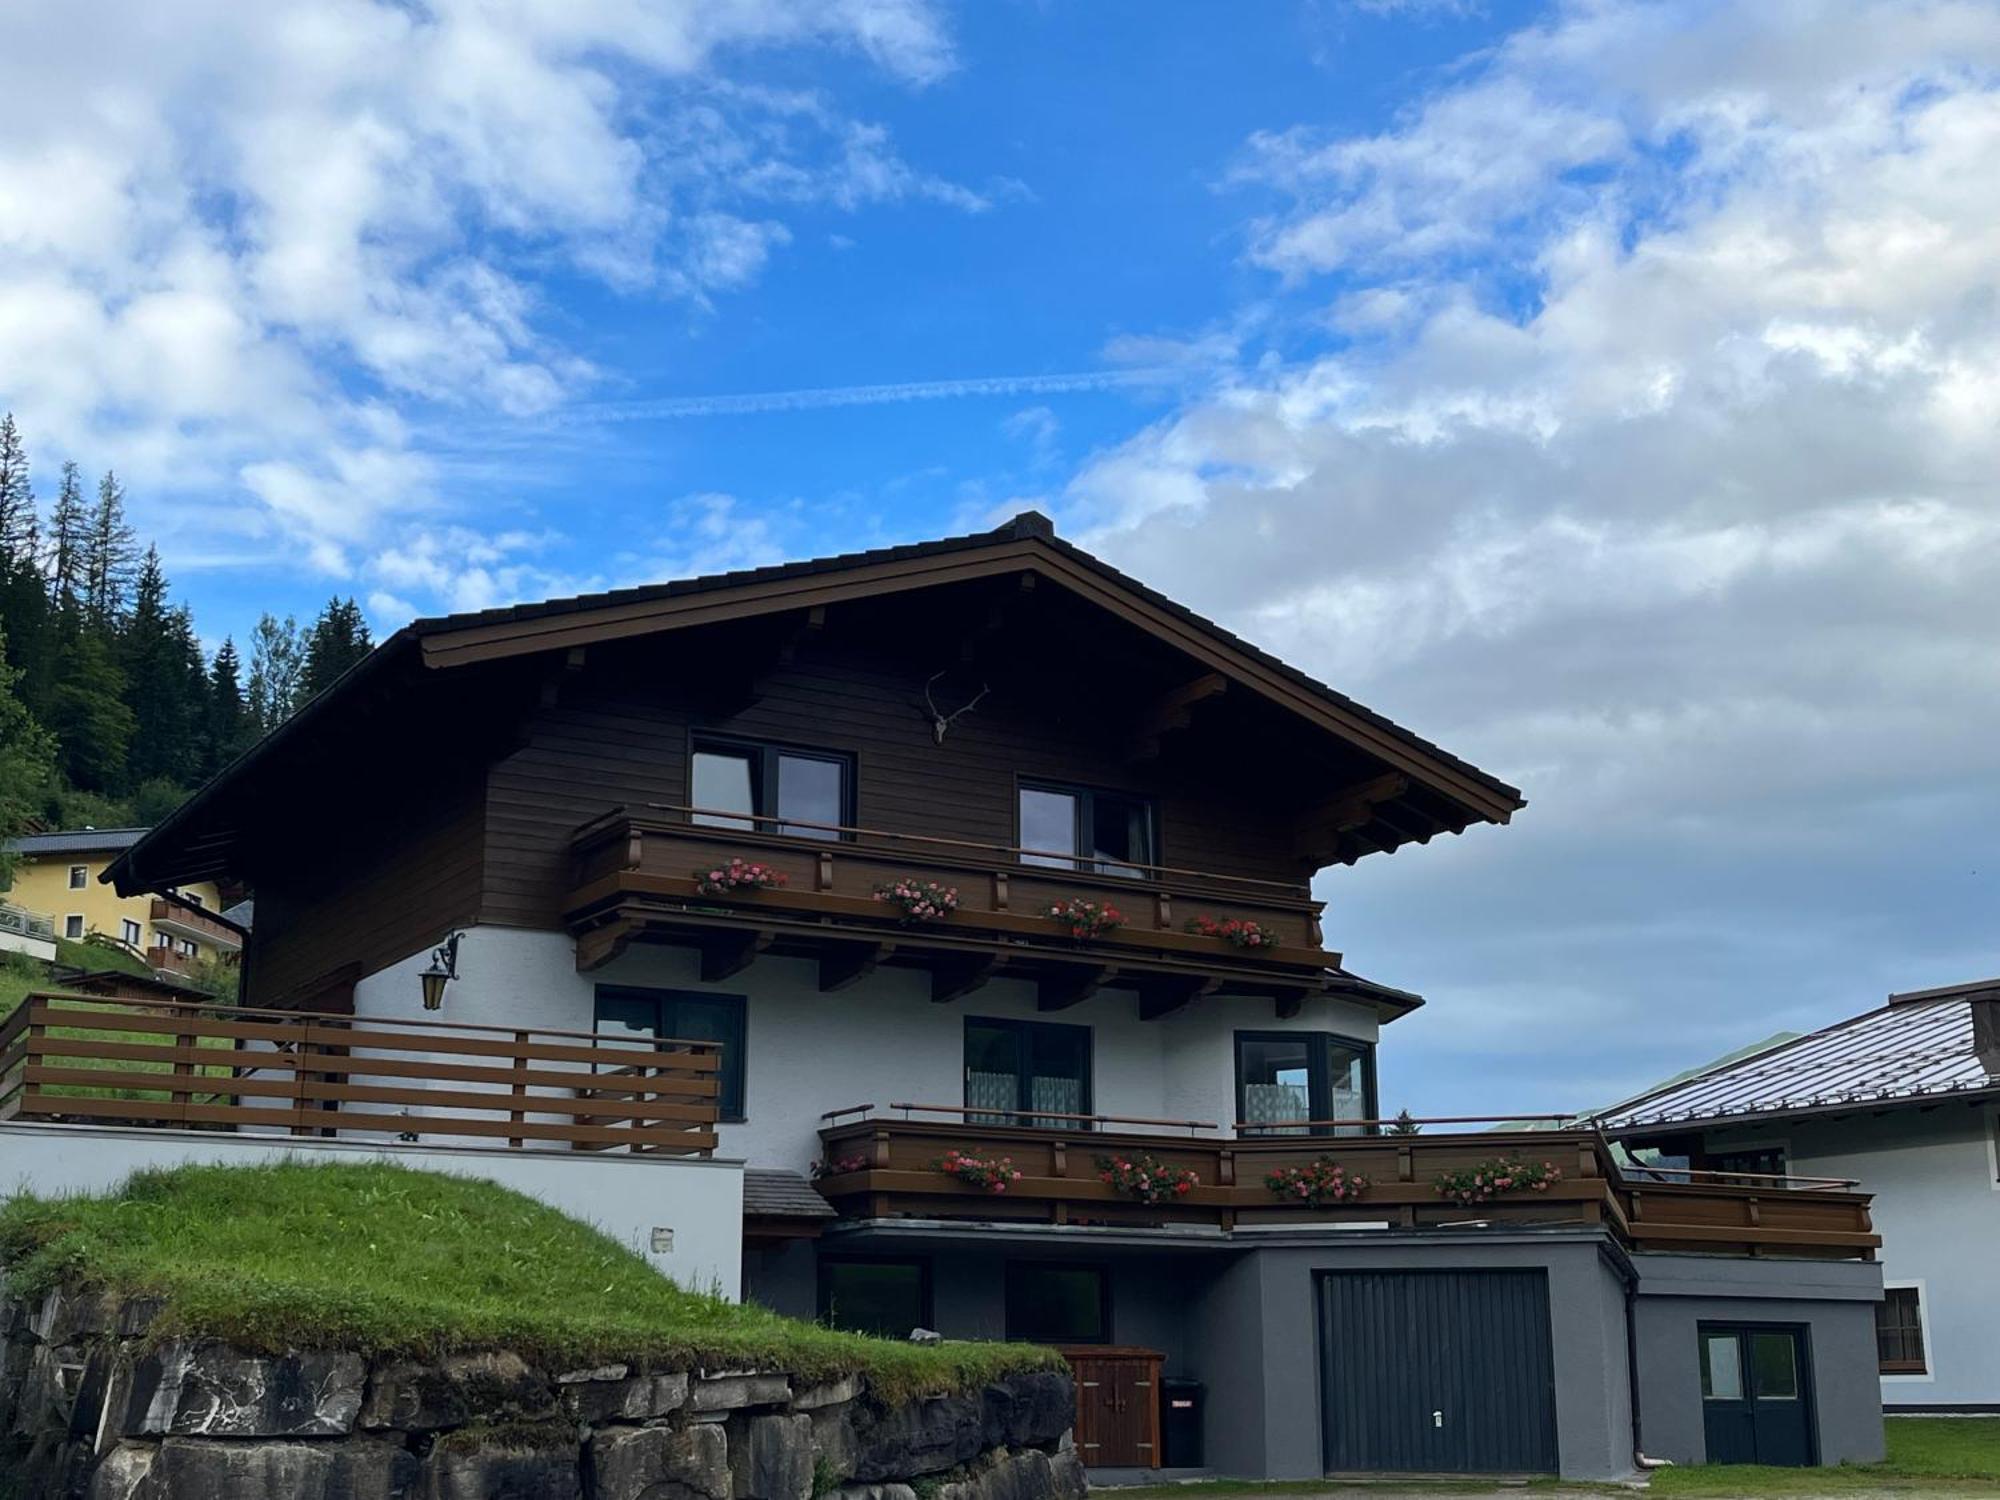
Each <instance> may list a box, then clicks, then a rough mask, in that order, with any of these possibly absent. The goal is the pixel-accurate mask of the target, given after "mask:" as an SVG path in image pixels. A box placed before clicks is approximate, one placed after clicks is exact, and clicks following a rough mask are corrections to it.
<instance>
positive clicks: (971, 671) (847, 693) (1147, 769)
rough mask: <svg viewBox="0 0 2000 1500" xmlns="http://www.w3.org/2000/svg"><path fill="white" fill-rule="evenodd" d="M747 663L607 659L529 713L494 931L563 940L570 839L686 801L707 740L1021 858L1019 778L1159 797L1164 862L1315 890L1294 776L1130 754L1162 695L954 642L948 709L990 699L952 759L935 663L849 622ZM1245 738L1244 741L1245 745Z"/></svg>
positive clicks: (908, 824)
mask: <svg viewBox="0 0 2000 1500" xmlns="http://www.w3.org/2000/svg"><path fill="white" fill-rule="evenodd" d="M864 623H865V622H864ZM741 649H742V648H741V644H740V641H739V642H733V643H731V644H730V645H728V647H727V648H726V649H725V647H724V645H723V642H722V640H721V639H720V638H716V639H712V640H710V641H707V642H703V641H700V640H695V639H687V638H681V639H670V640H665V641H654V642H641V643H636V644H635V645H633V646H631V647H629V648H625V649H622V650H619V651H616V652H607V653H605V654H604V655H603V656H602V657H601V658H600V657H595V656H594V657H593V658H592V659H591V661H590V664H589V666H588V667H587V668H586V669H584V670H582V671H580V672H577V673H575V674H573V675H572V676H571V678H570V679H569V680H567V681H566V682H565V683H564V684H563V686H562V687H561V689H560V692H559V694H558V695H556V698H555V701H554V702H553V703H548V704H545V705H543V706H541V707H539V708H536V709H534V710H532V711H531V712H530V713H529V716H528V719H527V722H526V723H525V725H524V726H523V727H522V730H521V732H520V735H519V741H520V743H519V748H517V749H515V750H513V751H512V752H511V753H509V754H507V755H506V756H505V757H504V758H502V759H501V760H499V761H498V762H497V763H496V764H495V766H494V768H493V770H492V772H491V775H490V777H489V780H488V795H487V813H486V822H485V854H486V878H485V892H484V899H483V901H482V903H481V907H480V917H481V919H482V920H484V921H490V922H499V923H508V924H515V925H523V926H531V927H549V926H554V925H556V924H557V921H558V918H559V916H560V913H561V909H562V901H563V897H564V895H565V893H566V892H567V890H568V889H569V884H570V870H569V859H568V846H569V839H570V835H571V833H572V832H573V831H574V830H575V829H576V828H577V827H578V826H579V825H581V824H583V823H585V822H587V821H589V820H590V819H592V818H595V817H597V816H599V815H600V814H602V813H604V812H606V811H608V810H610V809H612V808H615V807H619V806H628V807H632V808H634V809H640V808H643V807H645V806H646V804H648V803H655V804H680V803H685V802H686V801H687V800H688V793H687V757H688V747H689V742H690V739H691V737H692V736H693V735H694V734H696V733H697V732H700V731H704V730H705V731H708V732H711V733H721V734H729V735H736V736H742V737H746V738H751V739H757V740H763V741H769V742H778V743H788V744H794V745H800V746H808V747H812V748H818V749H826V750H836V751H844V752H847V753H849V754H851V755H852V756H853V757H854V763H855V767H856V788H855V812H854V818H855V822H856V823H858V824H859V825H860V826H862V827H865V828H873V829H881V830H885V831H891V832H898V833H917V834H928V835H933V836H941V837H949V838H961V839H967V840H973V841H977V842H982V843H990V844H997V845H1006V846H1011V845H1013V844H1015V843H1016V841H1017V838H1016V829H1015V788H1016V785H1017V782H1018V781H1019V780H1020V779H1021V778H1024V777H1025V778H1029V779H1034V780H1046V781H1052V782H1059V783H1075V784H1081V785H1087V786H1094V787H1100V788H1107V789H1116V790H1123V791H1130V792H1137V793H1141V794H1144V795H1147V796H1150V797H1152V798H1154V799H1155V803H1156V806H1157V808H1158V812H1159V822H1160V833H1161V849H1160V855H1159V858H1160V861H1161V862H1162V863H1164V864H1168V865H1173V866H1179V867H1183V868H1188V869H1195V870H1204V871H1211V872H1214V873H1218V874H1229V875H1239V876H1251V877H1257V878H1263V879H1270V880H1280V881H1287V882H1292V883H1294V884H1295V885H1296V886H1297V887H1298V889H1300V890H1301V891H1302V890H1303V889H1304V879H1303V871H1302V870H1301V867H1300V864H1299V861H1298V860H1297V858H1296V857H1295V855H1294V852H1293V850H1292V847H1291V829H1292V819H1291V815H1292V814H1293V813H1295V811H1296V804H1295V803H1294V802H1292V801H1290V800H1288V799H1287V797H1285V796H1283V795H1276V794H1274V786H1275V787H1277V788H1282V787H1283V786H1284V785H1285V782H1284V780H1283V779H1282V778H1274V776H1273V774H1272V773H1271V771H1270V768H1269V767H1266V766H1260V765H1259V764H1258V762H1257V760H1256V758H1255V756H1254V755H1251V754H1245V753H1242V752H1240V751H1239V752H1233V753H1231V754H1229V755H1223V756H1217V755H1216V754H1214V753H1212V752H1210V753H1205V754H1201V755H1195V754H1190V753H1187V752H1185V751H1184V750H1183V749H1182V748H1181V747H1180V746H1179V744H1178V742H1177V744H1176V747H1175V748H1174V749H1173V750H1172V751H1171V752H1170V753H1168V754H1166V755H1163V756H1160V757H1158V758H1154V759H1147V760H1137V761H1135V760H1132V759H1131V758H1129V756H1128V754H1127V751H1128V747H1129V745H1130V742H1131V735H1132V726H1133V722H1134V713H1133V711H1132V699H1133V698H1134V697H1135V696H1136V697H1137V698H1138V699H1139V700H1140V701H1146V700H1148V699H1149V698H1150V697H1151V696H1152V695H1153V693H1154V692H1155V689H1154V688H1153V687H1152V686H1150V685H1140V686H1138V687H1128V686H1127V685H1126V684H1125V683H1124V682H1123V680H1122V679H1121V678H1120V677H1118V676H1116V675H1115V674H1114V675H1113V676H1111V677H1110V678H1108V679H1106V680H1102V681H1094V680H1092V679H1091V678H1089V676H1088V675H1086V676H1085V677H1084V678H1082V679H1078V678H1077V677H1076V676H1075V674H1074V673H1073V672H1068V671H1063V670H1047V669H1044V668H1043V667H1042V666H1041V665H1040V664H1038V662H1037V661H1036V653H1035V652H1034V651H1033V650H1031V649H1026V650H1023V651H1022V652H1020V653H1017V656H1016V659H1014V660H1013V661H1011V662H1008V663H994V664H988V665H982V664H981V663H979V662H977V661H975V662H973V663H971V664H961V663H960V662H959V661H958V658H957V656H956V654H955V653H956V650H957V644H956V642H955V641H953V642H949V643H947V644H946V645H945V646H944V647H943V648H942V649H943V651H944V653H945V655H944V659H945V660H946V661H947V662H948V663H950V665H951V670H950V672H949V674H948V677H947V679H946V680H945V681H943V682H940V683H939V684H938V686H937V687H936V688H935V689H934V692H935V696H936V698H937V700H938V701H939V703H940V705H941V706H942V707H944V708H946V709H947V710H948V709H950V708H954V707H957V706H958V705H960V704H962V703H963V702H964V701H965V700H966V699H967V698H968V697H969V696H970V695H971V694H972V693H974V692H977V691H978V689H979V688H980V687H981V686H982V685H988V684H990V685H991V686H992V692H991V693H990V694H989V695H988V696H987V697H986V698H985V699H984V700H983V701H981V702H980V704H979V706H978V707H977V708H976V709H974V710H973V711H972V712H970V713H968V714H966V715H965V716H963V717H961V718H959V719H958V720H956V721H955V722H954V723H953V724H952V725H951V727H950V729H949V730H948V732H947V733H946V736H945V739H944V742H943V744H941V745H940V744H938V743H937V742H936V741H935V740H934V738H933V734H932V728H931V724H930V722H929V720H928V718H927V716H926V713H925V706H924V690H925V682H926V678H927V676H928V675H929V673H928V671H927V670H926V668H928V667H930V662H929V660H928V659H927V658H919V659H915V660H913V659H912V658H911V656H910V654H909V653H907V652H904V653H898V652H896V651H894V650H884V649H881V648H880V647H879V646H878V645H877V644H875V643H874V642H873V640H872V639H871V637H870V633H869V631H868V630H866V629H857V628H855V627H853V626H850V627H849V628H847V629H845V630H836V629H833V628H831V627H829V628H828V629H827V630H826V631H824V632H821V633H816V634H815V635H814V636H813V637H812V638H811V639H810V640H809V641H807V642H806V643H804V644H798V645H796V646H795V647H794V649H793V650H792V652H791V654H790V656H789V659H781V660H777V661H770V660H767V659H764V658H759V657H758V656H757V655H756V653H755V652H754V651H752V652H749V653H748V654H745V655H739V654H738V653H739V651H741ZM718 653H721V654H724V655H726V656H727V657H728V658H729V659H730V661H731V663H732V665H731V666H730V668H729V670H728V671H726V672H721V673H719V674H718V675H717V676H716V677H715V683H716V686H715V691H713V692H709V693H706V694H705V693H704V691H703V690H702V689H701V688H700V687H699V686H696V687H694V688H693V689H692V690H691V689H690V686H689V672H690V670H691V669H690V663H693V662H710V663H712V662H713V660H714V658H715V656H716V655H717V654H718ZM899 657H900V659H899ZM704 670H706V669H704ZM932 670H934V668H933V669H932ZM751 680H754V681H755V682H756V695H755V698H754V701H750V702H744V701H742V696H741V694H740V691H739V693H738V697H737V701H735V702H733V703H732V702H727V701H723V700H726V699H727V698H728V696H729V694H730V693H731V691H732V689H736V690H740V689H741V687H742V685H743V684H744V683H746V682H748V681H751ZM1246 738H1247V737H1245V736H1242V735H1236V736H1232V740H1233V742H1234V743H1235V744H1236V745H1238V746H1243V745H1244V744H1245V742H1246Z"/></svg>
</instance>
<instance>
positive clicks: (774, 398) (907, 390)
mask: <svg viewBox="0 0 2000 1500" xmlns="http://www.w3.org/2000/svg"><path fill="white" fill-rule="evenodd" d="M1178 373H1184V372H1177V371H1173V370H1170V369H1166V368H1150V369H1132V370H1083V371H1075V372H1072V373H1069V374H1062V375H977V376H973V377H971V378H969V379H964V380H904V381H896V382H892V383H889V384H884V385H835V386H814V387H809V388H807V389H804V390H796V391H745V392H741V393H738V394H735V395H720V396H667V397H663V398H661V399H659V400H656V401H603V402H597V403H595V404H593V405H587V406H581V407H573V408H571V409H570V410H569V411H567V412H565V413H563V414H562V416H561V417H560V418H559V420H561V421H564V422H568V423H589V422H654V421H671V420H674V419H677V418H682V417H739V416H754V415H756V414H758V413H760V412H778V411H813V410H817V409H819V408H823V407H830V406H885V405H889V404H891V403H894V402H899V401H946V400H952V399H955V398H958V397H963V396H1043V395H1060V394H1062V393H1064V392H1070V391H1101V390H1110V389H1113V388H1115V387H1118V386H1125V385H1147V384H1151V383H1153V382H1156V381H1161V380H1166V379H1169V378H1172V377H1173V376H1174V375H1176V374H1178Z"/></svg>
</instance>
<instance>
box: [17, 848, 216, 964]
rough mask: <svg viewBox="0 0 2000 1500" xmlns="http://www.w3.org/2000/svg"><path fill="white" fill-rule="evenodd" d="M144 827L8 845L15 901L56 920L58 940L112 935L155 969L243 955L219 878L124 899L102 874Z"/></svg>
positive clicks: (110, 936)
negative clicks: (224, 909)
mask: <svg viewBox="0 0 2000 1500" xmlns="http://www.w3.org/2000/svg"><path fill="white" fill-rule="evenodd" d="M145 832H146V830H145V829H143V828H79V829H73V830H68V831H65V832H61V833H31V834H27V835H25V836H24V837H22V838H18V839H11V840H9V841H8V844H7V848H8V850H9V852H10V853H12V854H14V855H15V856H17V858H16V861H15V865H14V881H13V885H12V886H11V887H10V888H9V889H8V891H7V901H8V903H9V904H11V905H13V906H16V907H20V908H23V909H25V910H26V911H28V912H30V913H35V914H38V915H42V916H47V917H49V918H50V919H52V921H53V923H54V926H55V931H56V934H57V935H58V936H60V937H66V938H71V939H78V940H80V939H82V938H84V937H87V936H89V935H90V934H91V933H98V934H101V935H102V936H104V937H107V938H110V939H112V940H113V941H115V942H117V943H118V944H120V945H121V946H123V947H125V948H127V949H129V950H130V951H131V952H133V953H135V954H137V955H138V956H139V957H141V958H143V959H145V960H146V962H147V963H149V964H151V965H152V966H153V967H154V968H155V969H167V970H170V971H172V972H175V973H186V972H187V971H189V970H190V969H192V968H194V967H195V965H196V964H198V963H200V962H203V961H205V960H208V959H212V958H216V957H219V956H223V955H227V954H233V953H238V952H240V951H242V947H243V929H242V928H241V927H240V926H238V925H237V924H236V923H234V922H232V921H230V920H229V919H228V918H227V917H225V916H224V915H223V914H222V912H221V910H220V908H221V902H222V893H221V892H220V891H219V890H218V889H217V888H216V886H215V884H214V882H213V881H200V882H197V883H195V884H192V885H185V886H178V887H175V888H173V889H172V890H171V891H168V892H165V893H161V894H155V895H144V896H120V895H119V894H118V892H117V891H116V890H114V889H112V887H110V886H109V885H105V884H102V883H101V882H99V880H98V878H97V877H98V876H99V875H101V874H102V873H103V872H104V867H105V866H106V865H108V864H110V863H111V861H112V860H114V859H116V858H117V857H118V856H119V855H120V854H122V853H124V852H125V851H126V850H127V849H129V848H131V847H132V846H133V845H134V844H136V843H138V842H139V839H140V837H141V835H143V834H144V833H145Z"/></svg>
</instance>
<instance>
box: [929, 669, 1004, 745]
mask: <svg viewBox="0 0 2000 1500" xmlns="http://www.w3.org/2000/svg"><path fill="white" fill-rule="evenodd" d="M945 670H946V671H949V670H950V668H948V667H947V668H946V669H945ZM942 676H944V672H933V673H931V675H930V677H929V678H928V679H927V680H926V681H925V682H924V707H925V709H926V710H927V711H928V717H929V719H930V721H931V741H932V743H933V744H938V745H942V744H943V743H944V732H945V731H946V730H947V729H949V728H951V726H952V722H953V720H955V719H957V718H958V717H959V716H960V715H961V714H969V713H971V712H972V711H973V709H975V708H977V707H978V706H979V700H980V699H981V698H984V697H985V696H986V695H987V694H988V693H990V692H992V691H993V687H992V685H991V684H990V683H982V684H980V688H979V691H978V692H976V693H974V694H973V695H972V698H971V701H969V702H967V703H966V704H964V705H963V706H962V707H959V708H955V709H953V710H952V711H951V712H950V713H945V712H944V711H943V710H941V709H940V708H939V707H938V706H937V701H936V700H935V699H933V698H932V697H931V686H932V684H933V683H935V682H936V681H937V680H938V679H939V678H940V677H942Z"/></svg>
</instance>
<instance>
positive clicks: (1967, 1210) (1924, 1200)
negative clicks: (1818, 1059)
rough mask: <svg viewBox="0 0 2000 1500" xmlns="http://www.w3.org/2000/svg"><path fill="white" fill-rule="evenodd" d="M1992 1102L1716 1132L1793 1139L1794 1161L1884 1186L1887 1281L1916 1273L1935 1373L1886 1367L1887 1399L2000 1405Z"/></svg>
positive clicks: (1878, 1204)
mask: <svg viewBox="0 0 2000 1500" xmlns="http://www.w3.org/2000/svg"><path fill="white" fill-rule="evenodd" d="M1993 1131H1994V1114H1993V1107H1992V1106H1991V1105H1966V1104H1948V1105H1942V1106H1939V1107H1937V1108H1933V1109H1921V1108H1901V1109H1896V1110H1892V1111H1889V1112H1886V1113H1883V1114H1861V1115H1852V1116H1849V1117H1847V1118H1845V1119H1839V1120H1790V1121H1787V1122H1785V1123H1784V1124H1783V1125H1782V1126H1772V1127H1770V1128H1768V1129H1764V1130H1757V1131H1745V1130H1737V1131H1721V1130H1717V1131H1712V1132H1710V1134H1709V1137H1708V1138H1709V1142H1710V1144H1711V1147H1712V1149H1716V1150H1728V1149H1731V1148H1733V1147H1736V1146H1739V1145H1743V1146H1749V1145H1757V1146H1767V1145H1770V1144H1772V1143H1774V1142H1775V1143H1782V1144H1784V1146H1785V1147H1786V1151H1787V1160H1788V1162H1789V1163H1790V1166H1791V1170H1792V1171H1793V1172H1796V1173H1801V1174H1804V1175H1808V1176H1825V1177H1851V1178H1854V1179H1855V1180H1856V1181H1858V1182H1859V1183H1860V1184H1861V1186H1862V1187H1863V1188H1864V1189H1866V1190H1867V1191H1868V1192H1871V1193H1873V1194H1874V1195H1875V1204H1874V1209H1873V1214H1874V1219H1875V1229H1876V1232H1877V1233H1879V1234H1880V1235H1881V1236H1882V1254H1881V1261H1882V1282H1883V1285H1884V1286H1890V1287H1893V1286H1907V1285H1911V1284H1913V1283H1916V1284H1919V1285H1920V1288H1921V1293H1922V1300H1923V1306H1924V1323H1925V1330H1924V1331H1925V1334H1926V1341H1925V1342H1926V1349H1927V1352H1928V1358H1929V1363H1930V1373H1929V1374H1927V1375H1885V1376H1883V1377H1882V1400H1883V1403H1884V1404H1885V1405H1888V1406H1904V1405H1907V1406H1931V1405H1988V1406H1991V1405H2000V1297H1996V1296H1995V1295H1994V1289H1995V1285H1996V1271H1995V1265H1996V1263H1997V1262H2000V1162H1996V1161H1995V1159H1994V1146H1993Z"/></svg>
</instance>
